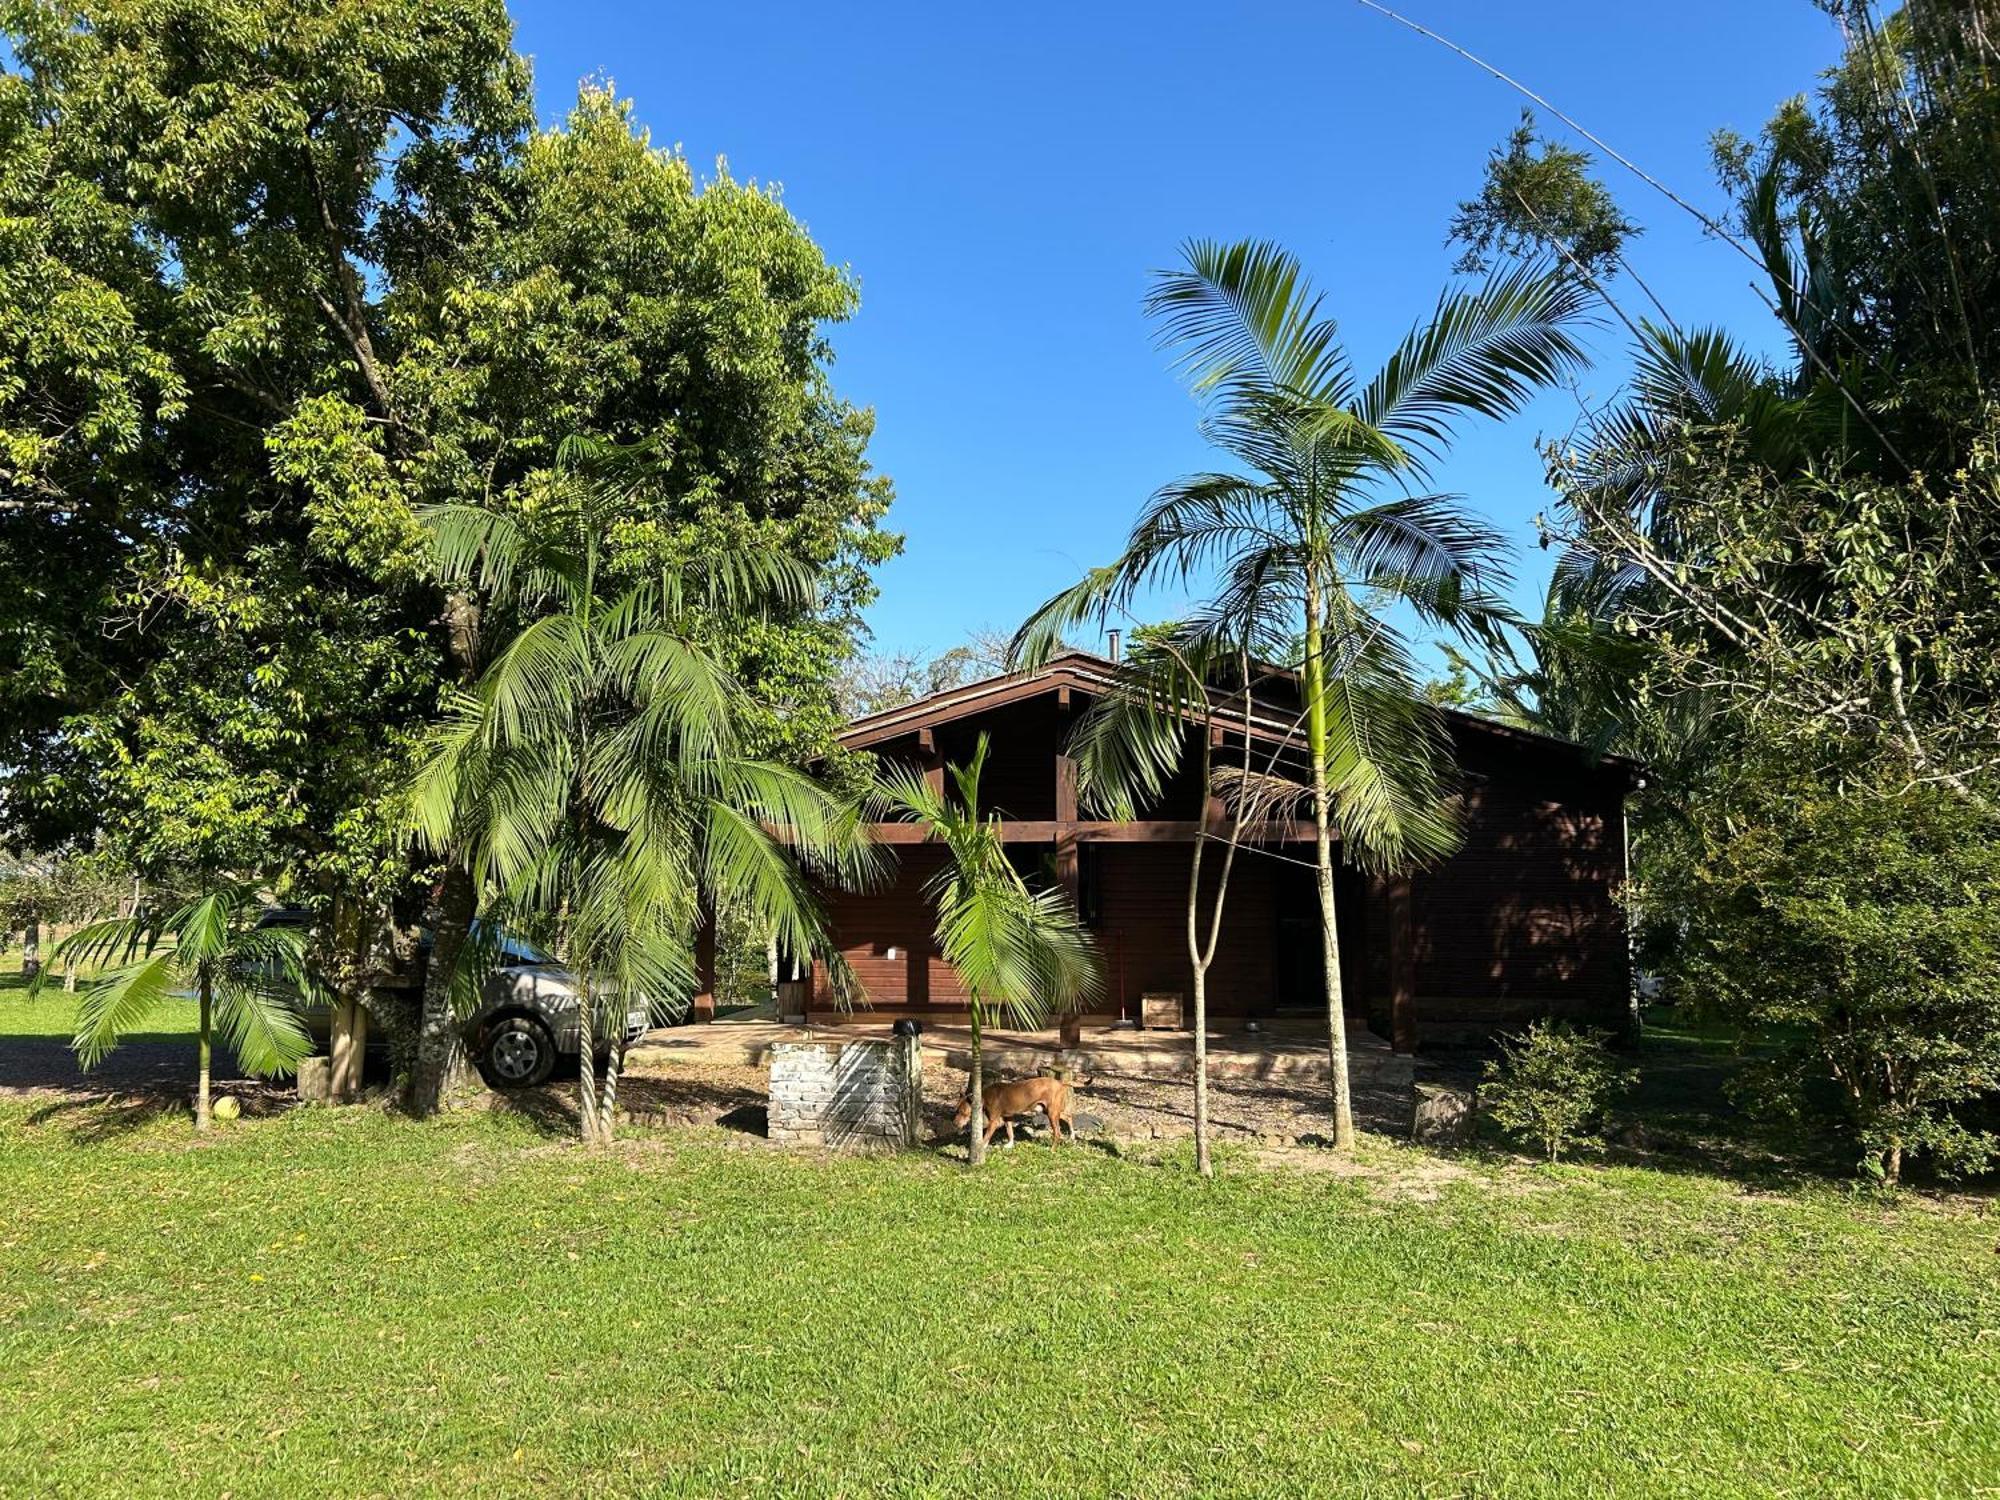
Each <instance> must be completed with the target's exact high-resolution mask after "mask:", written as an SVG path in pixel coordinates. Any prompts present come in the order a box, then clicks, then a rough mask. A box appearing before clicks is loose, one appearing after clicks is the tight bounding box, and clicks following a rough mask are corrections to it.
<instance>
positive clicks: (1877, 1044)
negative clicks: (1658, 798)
mask: <svg viewBox="0 0 2000 1500" xmlns="http://www.w3.org/2000/svg"><path fill="white" fill-rule="evenodd" d="M1727 805H1728V807H1729V810H1730V813H1731V820H1730V821H1729V822H1728V823H1724V822H1722V821H1721V820H1720V819H1717V818H1714V817H1712V816H1704V817H1702V818H1700V819H1699V820H1695V821H1689V822H1684V823H1681V824H1678V825H1675V826H1672V827H1670V828H1669V829H1667V830H1664V831H1663V832H1661V833H1660V834H1658V835H1656V842H1657V844H1658V849H1657V851H1656V854H1655V857H1653V858H1652V859H1650V860H1649V861H1648V865H1647V872H1646V875H1645V877H1644V881H1643V883H1642V887H1641V890H1640V892H1639V898H1640V900H1639V907H1640V910H1641V911H1642V912H1643V913H1645V914H1646V917H1647V919H1648V921H1647V926H1648V930H1647V932H1646V933H1645V936H1646V938H1647V939H1649V941H1650V946H1651V948H1652V950H1653V951H1652V958H1653V962H1654V963H1655V964H1656V965H1657V966H1658V967H1659V968H1660V969H1661V971H1662V972H1663V973H1665V974H1666V975H1667V976H1668V978H1669V981H1670V983H1671V984H1672V985H1673V987H1674V990H1675V992H1676V993H1677V994H1681V995H1685V996H1687V997H1688V1001H1689V1003H1690V1004H1692V1005H1693V1006H1694V1007H1695V1008H1696V1009H1697V1010H1699V1011H1701V1012H1703V1013H1705V1014H1708V1015H1711V1016H1715V1017H1719V1018H1722V1019H1725V1020H1729V1021H1731V1022H1733V1023H1734V1024H1736V1025H1737V1026H1739V1027H1740V1028H1742V1030H1743V1031H1744V1032H1745V1033H1746V1034H1748V1035H1751V1036H1756V1037H1760V1038H1763V1039H1765V1040H1766V1041H1767V1042H1769V1043H1771V1044H1773V1047H1774V1051H1775V1057H1774V1060H1773V1061H1772V1062H1771V1063H1769V1064H1768V1065H1765V1066H1762V1067H1760V1068H1758V1069H1757V1070H1755V1071H1754V1072H1752V1073H1751V1074H1750V1075H1748V1078H1747V1080H1746V1085H1745V1089H1746V1096H1747V1098H1748V1100H1749V1101H1750V1103H1751V1104H1752V1105H1753V1106H1754V1107H1759V1108H1763V1109H1765V1110H1767V1111H1771V1112H1775V1113H1782V1114H1790V1115H1795V1116H1801V1117H1805V1118H1809V1119H1810V1118H1821V1117H1824V1116H1826V1115H1827V1114H1829V1113H1830V1114H1831V1117H1832V1121H1833V1122H1834V1124H1835V1127H1836V1129H1837V1130H1838V1132H1839V1134H1840V1135H1842V1136H1843V1137H1844V1138H1845V1139H1846V1141H1847V1142H1848V1143H1849V1145H1850V1147H1851V1149H1852V1150H1853V1151H1854V1153H1855V1156H1856V1159H1857V1160H1858V1161H1859V1162H1860V1163H1861V1166H1862V1168H1863V1169H1864V1170H1865V1171H1866V1172H1867V1173H1868V1174H1870V1175H1872V1176H1875V1177H1877V1178H1880V1179H1882V1180H1885V1181H1887V1182H1890V1183H1894V1182H1896V1181H1898V1180H1900V1178H1901V1177H1902V1175H1903V1172H1904V1169H1905V1167H1906V1165H1907V1164H1909V1163H1910V1162H1911V1161H1913V1160H1918V1159H1921V1160H1923V1161H1925V1163H1926V1164H1927V1165H1928V1166H1929V1167H1930V1168H1931V1169H1932V1170H1933V1171H1935V1172H1937V1173H1938V1174H1940V1175H1944V1176H1953V1175H1958V1174H1962V1173H1967V1172H1978V1171H1980V1170H1982V1169H1983V1168H1984V1167H1985V1166H1986V1165H1987V1164H1988V1163H1990V1162H1991V1161H1992V1160H1993V1159H1994V1157H1995V1155H1996V1154H2000V1140H1997V1139H1996V1138H1995V1137H1994V1135H1993V1134H1992V1133H1991V1132H1990V1131H1985V1130H1981V1129H1979V1128H1977V1127H1976V1125H1975V1124H1974V1123H1972V1116H1971V1115H1969V1114H1968V1113H1967V1110H1968V1106H1969V1104H1970V1103H1971V1101H1973V1100H1975V1099H1977V1098H1979V1097H1980V1096H1981V1095H1984V1094H1990V1093H1992V1092H1993V1091H1995V1090H1996V1089H2000V827H1996V824H1995V820H1994V817H1993V815H1992V814H1991V813H1990V812H1988V811H1986V810H1983V809H1981V808H1979V807H1977V806H1976V805H1974V804H1972V803H1970V802H1968V801H1967V800H1966V799H1964V798H1963V797H1959V796H1957V795H1955V794H1953V793H1951V792H1950V791H1949V790H1947V789H1946V788H1944V787H1942V786H1938V785H1935V784H1933V785H1929V786H1924V787H1919V788H1916V789H1911V788H1908V787H1906V786H1903V785H1900V784H1897V785H1891V786H1887V787H1884V786H1881V785H1879V784H1876V785H1872V786H1870V785H1866V784H1863V785H1855V784H1852V783H1849V784H1847V785H1842V784H1841V783H1839V782H1832V781H1829V780H1828V779H1826V778H1825V777H1824V776H1823V775H1822V774H1820V772H1819V768H1817V767H1815V766H1813V765H1812V764H1811V763H1810V762H1806V763H1801V762H1799V761H1798V760H1797V759H1795V758H1794V757H1793V756H1792V754H1791V753H1790V752H1789V751H1788V750H1787V749H1785V748H1783V747H1776V746H1767V747H1765V748H1764V749H1763V751H1762V752H1761V753H1760V754H1757V755H1755V756H1753V757H1752V760H1751V764H1750V765H1749V766H1748V767H1745V768H1740V769H1739V770H1738V771H1737V773H1736V774H1735V775H1734V776H1733V777H1732V778H1731V786H1730V793H1729V798H1728V803H1727ZM1701 810H1702V811H1703V812H1704V813H1706V812H1708V811H1709V810H1710V809H1709V806H1707V805H1702V807H1701ZM1828 1106H1831V1109H1830V1110H1829V1109H1828Z"/></svg>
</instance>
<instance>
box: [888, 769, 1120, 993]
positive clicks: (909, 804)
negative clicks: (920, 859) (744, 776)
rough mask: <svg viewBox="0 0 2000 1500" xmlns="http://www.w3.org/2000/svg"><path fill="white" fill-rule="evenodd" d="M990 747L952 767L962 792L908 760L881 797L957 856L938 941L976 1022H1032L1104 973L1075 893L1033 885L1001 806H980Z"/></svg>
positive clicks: (936, 888) (944, 889)
mask: <svg viewBox="0 0 2000 1500" xmlns="http://www.w3.org/2000/svg"><path fill="white" fill-rule="evenodd" d="M988 748H989V747H988V742H987V739H986V736H985V735H983V734H982V735H981V736H980V737H979V744H978V747H977V748H976V749H975V750H974V751H973V755H972V759H971V760H970V761H968V762H967V763H966V764H964V765H962V766H952V767H951V768H950V769H951V776H952V781H953V783H954V784H955V785H956V787H957V789H958V795H957V797H956V798H953V797H949V796H946V795H944V794H942V793H940V792H939V791H937V790H935V789H934V788H932V787H931V785H930V784H929V783H928V782H926V781H925V780H924V778H923V777H922V775H920V774H919V773H917V772H914V771H912V770H910V769H908V768H907V767H902V766H888V767H885V768H884V769H883V771H882V773H881V779H880V783H879V789H878V792H877V801H878V802H879V803H880V805H881V806H882V808H883V810H885V811H887V812H891V813H894V814H897V815H899V816H901V817H903V818H905V819H907V820H909V821H911V822H914V823H918V824H921V825H922V826H923V827H925V828H926V829H928V830H929V832H930V835H931V837H932V838H935V839H937V840H938V841H939V842H940V843H942V844H943V845H944V846H945V849H946V851H947V852H948V853H949V854H950V856H951V858H950V860H949V862H948V863H947V864H946V865H945V866H944V868H943V869H941V870H940V871H939V872H938V874H937V875H936V876H935V877H934V879H933V881H932V883H931V886H930V891H929V894H930V897H931V900H932V902H933V904H934V905H935V907H936V910H937V935H938V949H939V951H940V952H941V953H942V954H943V955H944V959H945V962H946V963H948V964H950V965H951V966H952V969H953V971H954V972H955V973H957V975H958V977H959V980H960V982H961V983H962V984H964V986H965V989H966V993H967V995H968V997H969V998H970V1001H971V1006H972V1010H973V1014H974V1017H975V1020H976V1022H977V1024H978V1025H979V1026H980V1027H981V1028H984V1027H985V1026H989V1025H992V1024H993V1023H995V1022H996V1021H1004V1022H1005V1023H1006V1024H1008V1025H1010V1026H1014V1027H1017V1028H1019V1029H1021V1030H1024V1031H1033V1030H1036V1029H1038V1028H1040V1027H1042V1026H1046V1025H1047V1024H1048V1021H1049V1018H1050V1016H1051V1015H1061V1014H1064V1013H1066V1012H1068V1011H1071V1010H1074V1009H1076V1008H1077V1007H1078V1006H1079V1005H1081V1004H1083V1003H1085V1002H1086V1001H1088V1000H1090V999H1091V998H1092V997H1093V996H1095V995H1096V994H1097V992H1098V989H1099V986H1100V985H1101V983H1102V977H1103V976H1102V971H1101V969H1100V967H1099V964H1098V960H1097V951H1096V945H1095V944H1094V943H1092V941H1091V939H1090V935H1089V933H1088V932H1086V931H1085V930H1084V927H1083V925H1082V923H1081V922H1080V921H1079V920H1078V919H1077V916H1076V913H1075V911H1074V910H1073V909H1072V908H1071V906H1070V904H1069V898H1068V897H1067V895H1066V894H1065V893H1064V892H1063V891H1062V890H1061V889H1060V888H1058V887H1050V888H1048V889H1046V890H1040V891H1037V890H1033V889H1031V888H1030V887H1029V885H1028V883H1027V882H1026V881H1025V880H1024V879H1023V878H1022V876H1021V872H1020V871H1019V870H1017V869H1016V868H1015V867H1014V864H1013V861H1012V860H1010V859H1009V858H1008V857H1007V848H1006V845H1005V844H1003V843H1002V842H1001V840H1000V830H999V815H998V814H997V813H992V814H989V813H986V812H983V811H981V809H980V801H979V783H980V777H981V773H982V772H983V771H984V769H985V765H986V754H987V750H988Z"/></svg>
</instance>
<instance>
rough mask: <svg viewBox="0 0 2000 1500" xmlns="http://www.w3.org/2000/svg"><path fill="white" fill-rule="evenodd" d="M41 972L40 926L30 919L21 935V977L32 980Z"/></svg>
mask: <svg viewBox="0 0 2000 1500" xmlns="http://www.w3.org/2000/svg"><path fill="white" fill-rule="evenodd" d="M41 972H42V924H41V923H40V922H37V921H35V920H34V919H33V918H32V917H31V918H29V919H28V925H27V927H26V929H25V930H24V931H23V932H22V933H21V977H22V978H23V979H33V978H34V977H35V976H36V975H37V974H39V973H41Z"/></svg>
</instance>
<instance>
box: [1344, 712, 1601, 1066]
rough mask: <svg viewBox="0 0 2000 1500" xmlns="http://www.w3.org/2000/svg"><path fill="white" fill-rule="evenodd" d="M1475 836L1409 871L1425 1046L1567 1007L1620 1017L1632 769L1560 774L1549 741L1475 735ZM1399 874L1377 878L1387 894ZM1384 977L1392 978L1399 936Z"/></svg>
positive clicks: (1470, 777)
mask: <svg viewBox="0 0 2000 1500" xmlns="http://www.w3.org/2000/svg"><path fill="white" fill-rule="evenodd" d="M1459 754H1460V758H1461V764H1462V765H1463V767H1464V769H1465V772H1466V786H1465V791H1464V798H1465V815H1466V827H1465V842H1464V845H1463V846H1462V847H1461V848H1460V849H1459V851H1458V852H1457V853H1456V854H1454V855H1453V856H1452V857H1451V858H1450V859H1449V860H1447V861H1446V862H1445V863H1444V864H1443V865H1442V866H1441V867H1439V868H1438V869H1436V870H1432V871H1428V872H1425V873H1422V874H1419V875H1417V876H1415V877H1414V878H1412V880H1411V881H1410V893H1409V901H1410V912H1411V924H1412V932H1411V941H1412V946H1413V961H1414V966H1415V988H1416V1014H1417V1027H1418V1036H1417V1043H1418V1045H1419V1046H1451V1045H1456V1044H1461V1043H1468V1042H1475V1041H1480V1040H1484V1039H1485V1038H1487V1037H1489V1036H1491V1035H1492V1034H1493V1032H1495V1031H1496V1030H1505V1029H1508V1028H1511V1027H1517V1026H1520V1025H1524V1024H1525V1023H1526V1022H1527V1021H1529V1020H1531V1019H1533V1018H1534V1017H1537V1016H1543V1015H1555V1016H1560V1017H1563V1018H1566V1019H1570V1020H1574V1021H1577V1022H1579V1023H1583V1024H1588V1025H1593V1026H1601V1027H1606V1028H1616V1027H1618V1026H1619V1025H1621V1024H1622V1023H1623V1021H1624V1019H1625V1016H1626V1010H1627V1006H1628V1004H1629V995H1630V984H1631V972H1630V956H1629V953H1628V950H1627V947H1626V940H1625V924H1624V917H1623V913H1622V911H1621V910H1620V908H1619V906H1618V903H1617V900H1616V894H1615V893H1616V891H1617V889H1618V887H1619V885H1620V883H1621V882H1622V881H1623V879H1624V866H1625V846H1624V821H1623V816H1622V808H1623V794H1624V778H1623V775H1622V773H1620V772H1618V771H1615V770H1608V769H1603V768H1596V767H1591V766H1588V765H1585V764H1583V763H1582V762H1581V759H1580V758H1579V761H1578V763H1577V764H1576V766H1575V768H1574V770H1566V771H1565V773H1564V774H1563V775H1561V776H1559V777H1557V776H1551V775H1550V773H1549V755H1548V752H1547V751H1545V750H1540V749H1534V750H1527V749H1524V748H1522V747H1518V746H1515V745H1511V744H1507V743H1505V742H1500V743H1496V742H1494V741H1492V740H1489V739H1486V738H1485V737H1483V736H1482V737H1479V738H1476V739H1475V738H1473V737H1471V736H1463V737H1462V738H1461V744H1460V747H1459ZM1392 884H1393V883H1392V882H1389V881H1382V880H1378V881H1376V882H1374V886H1373V890H1372V892H1371V894H1372V896H1373V898H1374V900H1375V902H1376V903H1377V904H1378V905H1379V904H1383V903H1386V902H1387V901H1388V900H1389V899H1390V897H1391V895H1392ZM1370 960H1371V963H1370V969H1371V988H1374V989H1376V992H1377V993H1378V994H1380V993H1382V992H1383V990H1384V989H1385V988H1386V986H1388V985H1389V983H1390V982H1391V976H1390V973H1389V960H1388V953H1387V950H1386V945H1380V944H1378V945H1376V947H1375V948H1374V950H1373V951H1371V953H1370Z"/></svg>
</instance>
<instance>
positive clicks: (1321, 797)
mask: <svg viewBox="0 0 2000 1500" xmlns="http://www.w3.org/2000/svg"><path fill="white" fill-rule="evenodd" d="M1320 608H1321V601H1320V597H1319V591H1318V588H1317V585H1316V584H1313V583H1309V584H1308V585H1307V594H1306V659H1305V674H1304V675H1305V690H1306V743H1307V747H1308V749H1309V750H1310V752H1311V759H1312V799H1313V874H1314V879H1315V883H1316V884H1317V886H1318V888H1319V927H1320V955H1321V960H1322V962H1323V963H1324V964H1325V966H1326V1049H1327V1072H1328V1075H1329V1077H1330V1078H1331V1080H1332V1084H1333V1144H1334V1149H1335V1150H1337V1151H1346V1150H1349V1149H1351V1148H1352V1147H1353V1145H1354V1099H1353V1093H1352V1088H1351V1085H1350V1083H1349V1080H1348V1076H1347V1005H1346V997H1345V996H1344V995H1343V994H1342V992H1341V987H1340V924H1339V919H1338V913H1337V908H1336V905H1335V902H1334V887H1333V805H1332V798H1331V796H1330V795H1329V793H1328V789H1327V780H1326V736H1327V724H1326V656H1325V650H1326V633H1325V630H1324V628H1323V626H1324V622H1323V620H1322V618H1321V614H1320Z"/></svg>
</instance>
